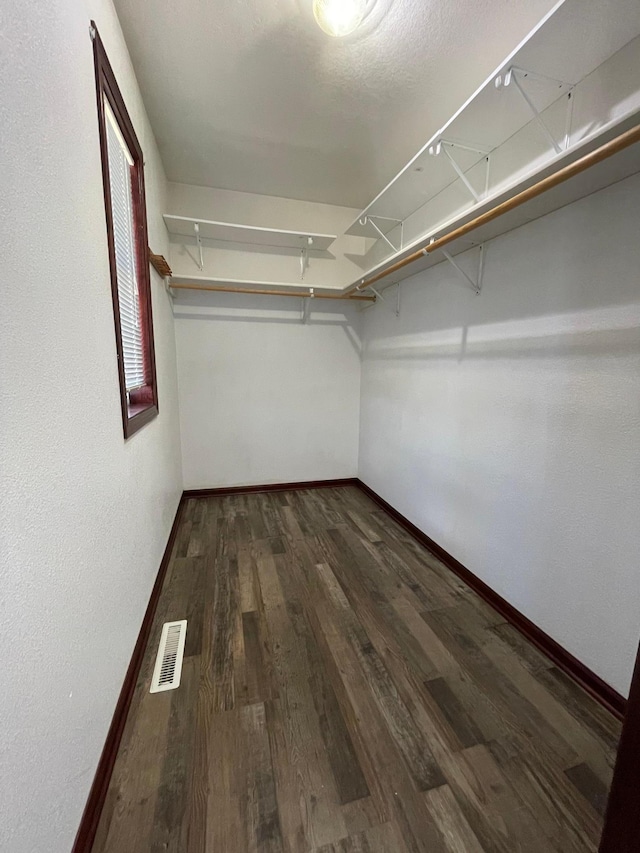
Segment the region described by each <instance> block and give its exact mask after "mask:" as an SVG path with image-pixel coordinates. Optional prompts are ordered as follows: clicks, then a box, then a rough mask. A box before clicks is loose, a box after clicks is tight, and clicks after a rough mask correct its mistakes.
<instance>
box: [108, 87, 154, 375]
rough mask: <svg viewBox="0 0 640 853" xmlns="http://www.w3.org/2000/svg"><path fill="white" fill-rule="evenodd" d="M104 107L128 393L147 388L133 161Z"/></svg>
mask: <svg viewBox="0 0 640 853" xmlns="http://www.w3.org/2000/svg"><path fill="white" fill-rule="evenodd" d="M104 106H105V117H106V127H107V149H108V156H109V186H110V188H111V214H112V219H113V239H114V242H115V253H116V272H117V277H118V303H119V308H120V333H121V335H122V352H123V357H124V377H125V385H126V389H127V391H131V390H133V389H134V388H140V387H141V386H143V385H145V384H146V376H145V366H144V336H143V332H142V324H141V317H140V298H139V292H138V269H137V265H136V242H135V233H134V218H133V194H132V189H131V170H132V167H133V158H132V157H131V154H130V153H129V149H128V146H127V144H126V142H125V141H124V138H123V136H122V134H121V132H120V128H119V127H118V123H117V121H116V118H115V116H114V115H113V113H112V111H111V109H110V107H109V104H108V103H107V101H106V99H105V102H104Z"/></svg>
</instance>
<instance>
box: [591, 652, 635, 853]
mask: <svg viewBox="0 0 640 853" xmlns="http://www.w3.org/2000/svg"><path fill="white" fill-rule="evenodd" d="M639 813H640V649H639V650H638V655H637V657H636V665H635V670H634V673H633V678H632V680H631V691H630V693H629V701H628V703H627V713H626V716H625V720H624V725H623V727H622V735H621V737H620V743H619V745H618V756H617V758H616V765H615V768H614V771H613V781H612V783H611V789H610V791H609V801H608V803H607V811H606V813H605V818H604V829H603V831H602V838H601V840H600V847H599V848H598V849H599V853H637V851H638V846H639V843H640V842H639V836H638V814H639Z"/></svg>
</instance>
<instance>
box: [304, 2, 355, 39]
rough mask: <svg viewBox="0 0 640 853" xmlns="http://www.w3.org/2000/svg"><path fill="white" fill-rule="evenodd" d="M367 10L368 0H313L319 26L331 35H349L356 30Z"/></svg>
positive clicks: (314, 12)
mask: <svg viewBox="0 0 640 853" xmlns="http://www.w3.org/2000/svg"><path fill="white" fill-rule="evenodd" d="M366 11H367V0H313V14H314V16H315V19H316V21H317V22H318V26H319V27H320V29H321V30H324V32H325V33H327V35H330V36H336V37H341V36H348V35H349V33H352V32H353V31H354V30H356V29H357V28H358V27H359V26H360V24H361V23H362V20H363V18H364V16H365V12H366Z"/></svg>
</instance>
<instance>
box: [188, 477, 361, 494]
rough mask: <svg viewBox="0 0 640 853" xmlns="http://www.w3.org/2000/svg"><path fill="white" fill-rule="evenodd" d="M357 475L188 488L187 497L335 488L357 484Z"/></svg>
mask: <svg viewBox="0 0 640 853" xmlns="http://www.w3.org/2000/svg"><path fill="white" fill-rule="evenodd" d="M358 482H359V481H358V478H357V477H346V478H345V479H342V480H306V481H303V482H301V483H266V484H264V485H262V486H221V487H220V488H218V489H187V490H186V491H185V492H184V494H183V497H185V498H217V497H222V496H224V495H244V494H252V493H253V492H291V491H298V490H299V489H333V488H337V487H339V486H357V485H358Z"/></svg>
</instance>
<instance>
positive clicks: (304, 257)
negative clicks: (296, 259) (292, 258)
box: [300, 237, 313, 281]
mask: <svg viewBox="0 0 640 853" xmlns="http://www.w3.org/2000/svg"><path fill="white" fill-rule="evenodd" d="M306 240H307V242H306V244H305V245H304V246H303V247H302V249H301V251H300V281H304V274H305V272H306V271H307V270H308V269H309V249H310V248H311V246H313V237H307V238H306Z"/></svg>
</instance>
